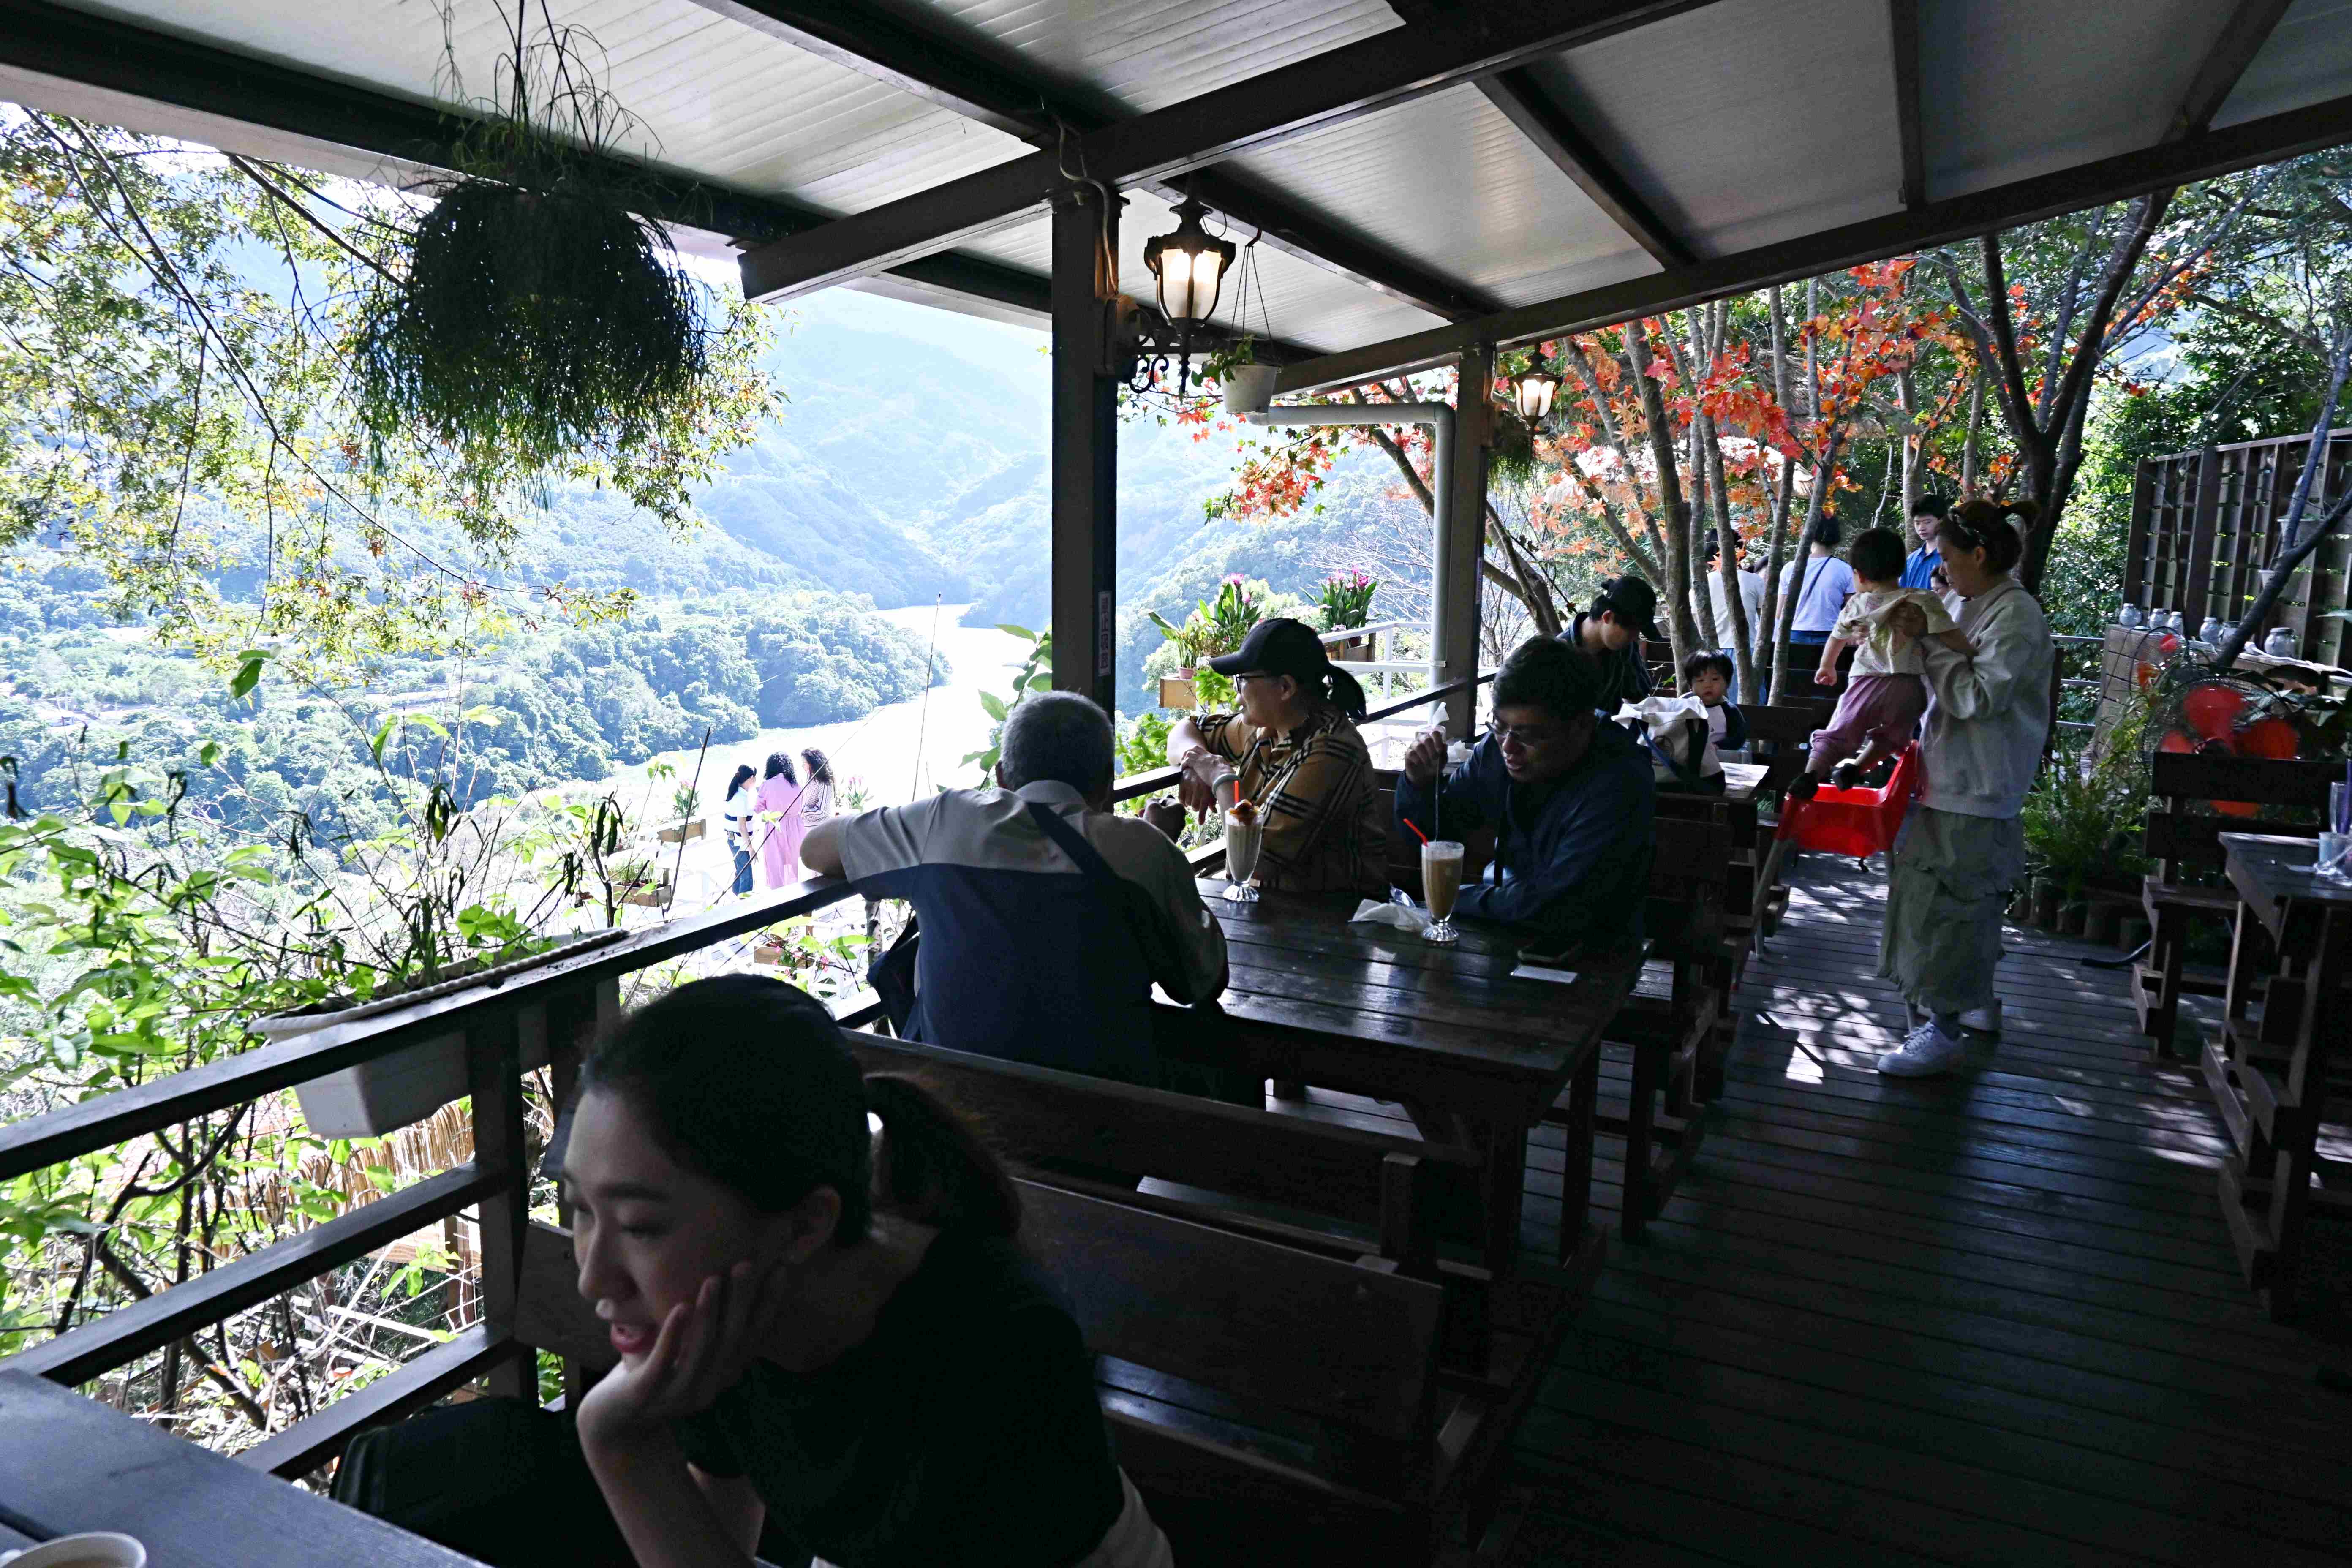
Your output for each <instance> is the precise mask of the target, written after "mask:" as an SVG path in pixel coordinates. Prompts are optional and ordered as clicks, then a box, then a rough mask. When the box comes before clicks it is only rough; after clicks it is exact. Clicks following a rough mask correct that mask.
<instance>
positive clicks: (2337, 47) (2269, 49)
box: [2213, 0, 2352, 126]
mask: <svg viewBox="0 0 2352 1568" xmlns="http://www.w3.org/2000/svg"><path fill="white" fill-rule="evenodd" d="M2347 82H2352V0H2295V3H2294V5H2290V6H2288V7H2287V13H2286V15H2285V16H2283V17H2281V18H2280V19H2279V25H2278V28H2277V30H2276V31H2275V32H2273V33H2272V34H2271V36H2270V38H2269V41H2268V42H2266V43H2264V44H2263V51H2262V53H2260V54H2258V55H2256V56H2255V57H2254V61H2253V64H2252V65H2250V66H2248V67H2247V68H2246V74H2245V75H2244V76H2242V77H2241V78H2239V79H2238V87H2237V90H2236V91H2234V92H2232V93H2231V95H2230V97H2229V100H2228V101H2227V102H2226V103H2224V104H2222V106H2221V113H2219V114H2217V115H2215V116H2214V117H2213V123H2214V124H2215V125H2217V126H2220V125H2235V124H2236V123H2237V122H2238V121H2242V120H2260V119H2261V118H2262V117H2263V116H2264V115H2266V114H2284V113H2285V112H2286V111H2287V110H2290V109H2303V108H2305V107H2307V106H2308V105H2311V104H2315V103H2322V102H2325V101H2326V100H2328V99H2331V98H2338V97H2341V96H2342V95H2343V94H2344V92H2345V90H2346V84H2347Z"/></svg>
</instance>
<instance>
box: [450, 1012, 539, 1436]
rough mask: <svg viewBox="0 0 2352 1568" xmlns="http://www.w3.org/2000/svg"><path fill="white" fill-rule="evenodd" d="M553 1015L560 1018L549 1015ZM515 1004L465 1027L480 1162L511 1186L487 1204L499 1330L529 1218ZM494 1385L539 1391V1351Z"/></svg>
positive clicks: (508, 1318) (484, 1229)
mask: <svg viewBox="0 0 2352 1568" xmlns="http://www.w3.org/2000/svg"><path fill="white" fill-rule="evenodd" d="M550 1022H551V1023H552V1022H553V1020H550ZM517 1024H518V1019H517V1017H516V1015H515V1012H514V1010H513V1009H512V1008H500V1009H499V1011H497V1012H495V1013H493V1014H491V1015H490V1016H488V1017H487V1018H484V1019H481V1020H480V1021H478V1022H476V1023H473V1024H471V1025H469V1026H467V1030H466V1065H467V1071H468V1077H469V1079H470V1080H471V1081H470V1083H469V1085H468V1087H469V1089H471V1091H472V1096H473V1109H474V1163H476V1164H477V1165H478V1167H479V1168H481V1169H482V1170H485V1171H499V1172H504V1173H507V1174H508V1175H509V1177H510V1178H511V1180H510V1181H509V1184H508V1185H507V1187H506V1189H505V1190H504V1191H502V1192H500V1193H499V1194H495V1195H494V1196H491V1197H486V1198H484V1199H483V1200H482V1204H481V1211H480V1212H481V1226H480V1227H479V1228H480V1231H481V1237H482V1319H483V1321H485V1322H487V1323H488V1324H489V1325H490V1327H491V1328H492V1329H494V1330H505V1329H509V1328H512V1327H513V1325H514V1311H515V1293H516V1289H517V1287H518V1286H519V1285H520V1283H521V1279H522V1238H523V1232H524V1229H525V1227H526V1226H528V1224H529V1215H530V1171H529V1170H528V1169H527V1168H526V1167H525V1165H524V1163H523V1157H524V1153H525V1150H524V1147H523V1138H522V1058H521V1049H520V1039H519V1037H518V1029H517ZM485 1381H486V1382H488V1384H489V1390H490V1393H491V1394H494V1395H506V1396H511V1397H518V1398H533V1399H535V1398H536V1397H537V1394H538V1384H539V1369H538V1361H537V1358H536V1357H534V1356H522V1357H519V1358H514V1359H510V1360H508V1361H505V1362H501V1363H499V1365H497V1366H496V1367H493V1368H492V1369H491V1370H490V1372H489V1373H488V1375H487V1377H486V1379H485Z"/></svg>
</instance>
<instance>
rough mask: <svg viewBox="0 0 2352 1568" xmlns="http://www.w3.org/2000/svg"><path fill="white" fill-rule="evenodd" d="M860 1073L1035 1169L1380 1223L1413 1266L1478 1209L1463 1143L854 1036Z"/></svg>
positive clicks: (1387, 1251)
mask: <svg viewBox="0 0 2352 1568" xmlns="http://www.w3.org/2000/svg"><path fill="white" fill-rule="evenodd" d="M848 1039H849V1047H850V1050H851V1052H852V1053H853V1054H854V1055H855V1056H856V1058H857V1065H858V1068H859V1069H860V1070H861V1071H864V1072H869V1073H874V1072H899V1073H906V1074H908V1075H909V1076H911V1077H915V1078H919V1079H921V1080H922V1081H923V1082H924V1083H926V1084H927V1085H929V1087H930V1088H931V1089H934V1090H935V1091H937V1093H938V1094H939V1095H940V1098H941V1099H942V1100H946V1101H947V1102H948V1103H949V1104H950V1105H952V1106H954V1107H955V1108H956V1109H957V1110H960V1111H961V1112H962V1113H963V1114H964V1115H966V1116H968V1117H969V1118H971V1121H972V1123H973V1124H974V1125H975V1126H976V1127H978V1128H979V1129H980V1130H981V1131H982V1135H983V1136H984V1137H985V1138H986V1139H987V1140H988V1142H990V1143H991V1144H992V1146H993V1147H994V1148H995V1149H996V1150H997V1151H998V1152H999V1153H1000V1154H1002V1155H1003V1157H1004V1158H1005V1159H1007V1160H1010V1161H1012V1162H1013V1163H1014V1164H1015V1165H1018V1166H1025V1167H1027V1168H1029V1169H1030V1170H1032V1171H1045V1172H1047V1173H1051V1172H1052V1171H1053V1169H1054V1168H1055V1166H1056V1165H1061V1166H1065V1167H1066V1166H1072V1165H1076V1166H1097V1167H1109V1168H1111V1169H1114V1170H1117V1171H1119V1172H1124V1173H1133V1174H1135V1175H1139V1176H1143V1175H1149V1176H1157V1177H1160V1178H1161V1179H1162V1180H1165V1181H1171V1182H1176V1183H1181V1184H1183V1185H1186V1186H1192V1187H1203V1188H1207V1189H1209V1190H1210V1191H1212V1192H1216V1193H1221V1194H1231V1195H1233V1196H1235V1197H1239V1198H1245V1199H1252V1200H1255V1201H1257V1202H1260V1203H1268V1204H1279V1205H1283V1206H1284V1207H1286V1208H1289V1209H1296V1210H1299V1211H1302V1212H1303V1213H1305V1214H1307V1215H1328V1216H1330V1217H1332V1218H1335V1219H1338V1220H1340V1221H1343V1222H1346V1223H1347V1224H1349V1225H1360V1226H1372V1227H1375V1229H1376V1233H1377V1234H1378V1236H1379V1237H1380V1250H1381V1254H1382V1256H1384V1257H1387V1258H1393V1259H1397V1260H1399V1261H1400V1262H1404V1263H1408V1264H1412V1265H1414V1266H1418V1265H1419V1263H1420V1261H1421V1260H1423V1259H1424V1258H1427V1257H1428V1256H1429V1254H1430V1251H1431V1249H1432V1247H1433V1245H1434V1240H1435V1237H1434V1230H1433V1226H1434V1221H1433V1218H1432V1216H1433V1215H1437V1214H1440V1213H1448V1212H1453V1211H1454V1210H1457V1209H1460V1208H1463V1207H1465V1205H1472V1204H1475V1194H1476V1191H1477V1182H1478V1163H1477V1161H1476V1159H1475V1156H1473V1155H1472V1154H1471V1153H1470V1152H1467V1151H1465V1150H1460V1149H1454V1148H1450V1147H1447V1146H1445V1145H1443V1144H1433V1143H1424V1142H1420V1141H1419V1140H1417V1139H1412V1138H1399V1137H1392V1136H1390V1135H1388V1134H1385V1133H1380V1132H1370V1131H1364V1130H1362V1129H1360V1128H1355V1127H1344V1126H1338V1125H1334V1124H1332V1123H1328V1122H1322V1121H1308V1120H1307V1119H1306V1118H1304V1117H1297V1116H1281V1115H1276V1114H1275V1113H1273V1112H1271V1111H1266V1110H1255V1109H1253V1108H1251V1107H1249V1106H1243V1105H1226V1104H1223V1103H1222V1102H1220V1101H1218V1100H1204V1099H1202V1098H1200V1097H1198V1096H1195V1095H1189V1094H1172V1093H1170V1092H1168V1091H1166V1090H1163V1089H1143V1088H1139V1087H1138V1086H1136V1085H1133V1084H1127V1083H1119V1082H1116V1081H1114V1080H1112V1079H1100V1078H1087V1077H1086V1076H1084V1075H1082V1074H1079V1073H1069V1072H1057V1071H1055V1069H1053V1068H1041V1067H1032V1066H1030V1065H1029V1064H1028V1063H1026V1062H1012V1061H1003V1060H1000V1059H998V1058H994V1057H982V1056H973V1055H971V1054H969V1053H967V1052H963V1051H950V1050H946V1049H943V1048H942V1047H938V1046H927V1045H921V1044H918V1043H915V1042H913V1041H907V1040H890V1039H884V1038H882V1037H880V1036H877V1035H868V1034H862V1033H857V1032H856V1031H852V1032H850V1034H849V1036H848Z"/></svg>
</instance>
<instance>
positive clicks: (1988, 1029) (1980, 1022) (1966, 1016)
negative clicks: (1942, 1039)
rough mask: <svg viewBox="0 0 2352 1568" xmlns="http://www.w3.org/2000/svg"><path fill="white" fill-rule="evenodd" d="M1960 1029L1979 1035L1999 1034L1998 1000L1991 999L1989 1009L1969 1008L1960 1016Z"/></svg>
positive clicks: (1996, 998) (1995, 998) (1997, 998)
mask: <svg viewBox="0 0 2352 1568" xmlns="http://www.w3.org/2000/svg"><path fill="white" fill-rule="evenodd" d="M1960 1027H1961V1028H1963V1029H1974V1030H1975V1031H1976V1032H1977V1033H1978V1034H1979V1035H1998V1034H2000V997H1998V996H1996V997H1994V998H1993V999H1992V1005H1990V1006H1989V1007H1971V1008H1969V1010H1968V1011H1967V1012H1965V1013H1963V1014H1961V1015H1960Z"/></svg>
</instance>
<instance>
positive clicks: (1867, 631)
mask: <svg viewBox="0 0 2352 1568" xmlns="http://www.w3.org/2000/svg"><path fill="white" fill-rule="evenodd" d="M1847 559H1848V561H1849V563H1851V564H1852V565H1853V575H1854V584H1855V592H1854V595H1853V597H1852V598H1850V599H1848V600H1847V601H1846V602H1845V607H1844V608H1843V610H1841V611H1840V612H1839V613H1838V618H1837V624H1836V625H1835V626H1832V628H1831V629H1830V639H1829V641H1827V642H1826V643H1823V644H1822V662H1821V668H1819V669H1817V670H1815V671H1814V672H1813V680H1814V682H1815V683H1816V684H1817V685H1821V686H1835V685H1836V684H1837V679H1838V668H1837V666H1838V658H1839V657H1840V656H1841V655H1842V654H1843V653H1844V651H1845V650H1846V649H1847V648H1849V647H1851V648H1853V650H1854V656H1853V672H1852V679H1851V681H1850V683H1849V684H1848V685H1847V687H1846V689H1845V695H1844V696H1843V697H1841V698H1839V699H1838V705H1837V710H1836V711H1835V712H1834V713H1832V715H1831V716H1830V722H1829V728H1828V729H1826V730H1816V731H1813V739H1812V750H1811V753H1810V754H1809V755H1808V756H1807V758H1806V759H1805V771H1804V773H1803V774H1802V776H1801V777H1800V778H1798V779H1797V780H1796V782H1795V783H1794V784H1791V785H1790V794H1792V795H1795V796H1796V797H1797V798H1798V799H1800V800H1803V799H1807V798H1809V797H1810V796H1811V795H1812V794H1813V792H1814V791H1815V790H1817V789H1819V788H1820V787H1821V781H1822V775H1823V774H1825V773H1826V774H1828V775H1829V781H1830V783H1831V784H1832V785H1834V786H1835V787H1837V788H1839V789H1851V788H1853V786H1854V785H1855V784H1858V783H1859V782H1860V781H1861V778H1862V775H1863V773H1864V770H1865V769H1867V768H1868V767H1870V766H1871V764H1872V763H1875V762H1877V761H1878V760H1879V759H1880V758H1882V757H1886V756H1892V755H1893V754H1894V753H1895V752H1899V751H1901V750H1902V749H1903V748H1904V747H1905V746H1906V745H1908V744H1909V743H1910V742H1911V738H1912V737H1913V736H1914V735H1915V734H1916V733H1917V732H1918V729H1919V717H1920V715H1921V714H1923V713H1925V712H1926V711H1927V682H1926V681H1925V680H1924V679H1921V678H1922V677H1923V676H1924V675H1926V673H1927V659H1926V656H1925V653H1924V651H1923V649H1922V647H1921V644H1922V642H1923V641H1925V640H1926V638H1923V637H1913V636H1910V635H1907V634H1906V633H1904V632H1902V631H1898V630H1897V629H1896V628H1895V626H1890V625H1889V624H1888V612H1890V611H1891V610H1893V609H1894V608H1895V606H1896V605H1916V606H1917V608H1918V610H1919V613H1920V615H1921V616H1925V617H1926V619H1927V638H1933V639H1934V640H1936V641H1937V642H1939V643H1942V644H1943V645H1944V646H1945V647H1948V648H1950V649H1951V650H1952V651H1953V652H1955V653H1960V654H1966V653H1968V652H1969V651H1970V647H1971V645H1970V644H1969V639H1968V637H1966V636H1964V635H1963V634H1962V633H1961V631H1960V630H1959V628H1958V626H1955V625H1954V624H1953V622H1952V616H1951V612H1950V611H1948V610H1947V609H1946V608H1945V607H1944V602H1943V600H1942V599H1940V598H1938V597H1937V595H1934V594H1933V593H1930V592H1928V591H1927V590H1926V589H1924V588H1906V587H1904V586H1903V541H1902V539H1901V537H1900V536H1899V535H1897V534H1896V533H1895V531H1894V530H1893V529H1888V528H1873V529H1865V530H1864V531H1863V532H1862V534H1861V535H1860V536H1859V537H1858V538H1856V539H1855V540H1854V542H1853V549H1852V550H1851V551H1850V552H1848V555H1847Z"/></svg>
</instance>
